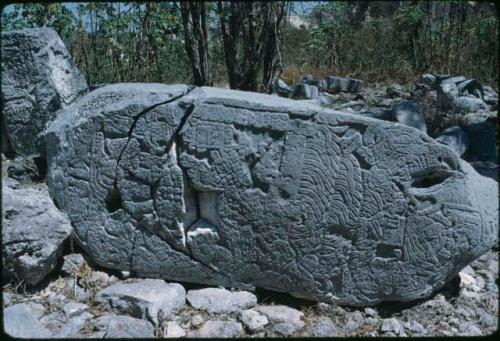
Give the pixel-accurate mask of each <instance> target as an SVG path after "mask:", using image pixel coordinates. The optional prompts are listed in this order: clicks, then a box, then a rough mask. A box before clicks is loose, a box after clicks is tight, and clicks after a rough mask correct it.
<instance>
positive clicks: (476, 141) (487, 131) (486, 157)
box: [464, 122, 498, 162]
mask: <svg viewBox="0 0 500 341" xmlns="http://www.w3.org/2000/svg"><path fill="white" fill-rule="evenodd" d="M464 130H465V131H466V132H467V135H468V136H469V141H470V144H469V152H470V154H471V155H472V156H474V158H476V159H477V160H479V161H492V162H496V161H497V160H498V151H497V145H496V134H497V128H496V127H495V126H494V125H493V124H491V123H489V122H483V123H475V124H469V125H465V126H464Z"/></svg>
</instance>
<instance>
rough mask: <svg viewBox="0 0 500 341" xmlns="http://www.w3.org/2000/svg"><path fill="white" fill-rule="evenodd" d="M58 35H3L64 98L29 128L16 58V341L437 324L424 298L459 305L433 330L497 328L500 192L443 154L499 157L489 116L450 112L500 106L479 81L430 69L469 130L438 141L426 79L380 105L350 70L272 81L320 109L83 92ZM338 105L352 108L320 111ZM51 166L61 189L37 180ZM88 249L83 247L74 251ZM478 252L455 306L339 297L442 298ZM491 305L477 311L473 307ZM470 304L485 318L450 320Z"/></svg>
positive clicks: (167, 93) (7, 301)
mask: <svg viewBox="0 0 500 341" xmlns="http://www.w3.org/2000/svg"><path fill="white" fill-rule="evenodd" d="M54 34H55V33H53V32H52V31H51V30H46V29H42V30H31V31H30V30H27V31H15V32H11V33H6V34H2V48H3V49H7V50H8V49H9V48H10V47H11V46H12V44H13V43H12V42H13V41H15V42H16V43H18V44H19V45H20V46H26V49H30V51H31V50H32V51H34V52H33V53H32V54H31V56H35V57H30V58H35V59H33V60H32V59H29V61H30V62H27V63H26V64H25V66H26V67H31V66H30V65H32V66H33V67H34V68H35V69H36V70H37V71H36V72H35V73H34V74H36V75H40V77H38V76H37V77H35V79H36V82H35V83H36V84H35V89H38V88H37V86H39V85H40V84H41V85H40V86H41V89H45V90H46V89H49V90H50V89H52V90H50V91H49V92H50V96H52V95H53V92H54V93H55V95H54V98H57V99H58V101H59V102H57V103H56V102H54V103H55V104H54V103H52V102H53V101H52V100H51V101H52V102H51V103H52V104H51V105H49V106H47V105H45V104H46V103H45V98H46V97H43V96H39V97H38V100H37V101H39V102H40V103H35V107H36V108H38V109H37V110H36V115H35V113H34V111H33V110H31V109H30V110H26V111H23V113H26V115H28V116H29V117H33V122H35V123H36V124H34V127H30V128H29V129H28V128H27V129H24V128H25V127H24V125H26V124H24V125H23V124H20V123H19V122H20V121H18V118H19V117H20V116H23V115H24V114H23V115H17V114H16V111H15V110H17V109H18V108H24V107H23V105H24V104H23V103H24V102H23V101H25V100H26V98H28V99H27V100H28V102H29V101H30V99H29V98H30V97H29V96H28V97H26V91H27V90H26V89H28V88H30V86H31V85H30V84H29V82H28V81H27V80H28V79H29V77H27V73H26V70H24V69H22V68H21V69H22V70H18V68H19V63H18V62H17V61H16V60H17V59H16V58H17V57H16V56H17V55H15V54H12V55H9V54H7V58H6V60H5V63H4V62H2V67H3V68H2V72H3V73H2V75H7V76H8V77H2V81H3V79H4V78H6V79H7V80H8V81H7V83H5V84H6V86H7V88H8V89H10V90H8V91H7V92H6V97H5V98H4V101H6V103H10V104H9V105H10V106H6V110H11V109H12V110H11V111H9V112H8V113H7V114H6V113H4V116H3V117H4V119H5V120H6V123H7V124H6V125H5V127H6V129H7V131H6V133H7V134H6V135H8V136H9V139H8V141H9V142H10V148H11V149H9V150H4V149H2V150H3V151H5V153H7V154H8V155H9V156H12V153H14V154H15V155H17V157H16V158H13V157H11V158H10V159H9V160H7V159H5V158H4V156H2V184H3V188H4V190H3V192H2V195H3V203H4V204H3V212H2V215H3V240H4V243H3V254H4V258H3V265H4V275H5V276H6V277H10V278H14V279H15V280H16V282H15V283H17V286H16V287H15V288H14V287H9V286H6V287H4V291H5V292H4V296H3V297H4V306H6V307H8V308H7V309H5V310H4V313H5V314H6V318H5V321H6V322H5V323H6V325H5V326H6V329H7V330H8V332H9V333H10V334H11V335H14V336H20V337H23V336H24V337H36V336H38V337H39V336H42V337H51V338H67V337H105V338H109V337H154V336H156V337H163V336H166V337H184V336H187V337H237V336H245V335H252V336H300V335H318V336H323V335H379V334H381V335H399V336H403V335H433V334H438V333H439V332H438V331H437V330H438V327H435V326H432V323H436V319H433V320H432V321H431V320H430V319H429V320H426V318H428V317H429V311H427V310H426V309H427V308H429V309H430V310H431V311H440V309H443V311H444V309H445V308H446V309H449V308H450V306H453V305H455V308H463V310H464V311H465V312H464V313H463V315H457V314H458V313H457V314H451V315H449V320H448V319H447V318H448V317H447V318H446V319H444V320H441V322H440V323H441V324H442V323H448V325H447V326H444V325H443V326H440V327H439V328H441V329H440V330H447V331H448V333H449V334H453V335H457V334H464V335H474V334H478V333H479V334H481V333H485V332H488V331H489V330H490V329H491V328H493V327H494V326H493V324H494V323H492V318H491V317H492V316H497V315H498V312H497V311H496V310H495V309H494V308H492V305H491V302H490V301H491V300H495V299H498V296H497V292H498V291H497V289H496V285H495V279H496V278H497V276H498V271H496V270H495V269H493V268H492V264H495V261H496V264H497V265H498V261H497V260H495V259H496V258H495V254H494V253H493V254H492V253H491V252H488V250H489V249H490V248H491V247H492V246H495V245H496V242H497V233H498V191H497V189H496V187H497V186H496V183H495V182H494V181H492V180H491V179H487V178H484V177H482V176H480V175H478V174H477V173H476V172H475V171H474V169H473V168H472V167H471V166H470V165H469V164H468V163H467V162H465V161H463V160H461V159H459V157H458V156H457V155H456V154H455V153H454V151H453V150H452V149H450V148H449V147H448V146H445V145H444V144H446V145H449V146H452V147H454V146H455V147H454V148H455V151H457V154H460V153H464V155H466V156H467V155H471V154H473V155H479V156H480V157H478V158H477V160H478V161H484V160H488V161H490V160H493V161H496V158H494V159H492V157H491V154H494V155H495V156H496V148H495V146H494V144H493V148H491V138H490V137H489V136H491V133H489V134H485V133H484V132H485V130H486V131H488V129H489V128H488V127H487V126H485V125H484V123H488V124H491V123H489V122H484V121H481V120H482V118H478V117H479V116H480V117H484V116H488V115H483V116H481V115H476V116H473V117H472V116H470V115H475V114H471V113H469V114H464V113H463V111H461V109H460V110H459V109H457V108H459V107H460V105H462V104H463V103H465V102H467V103H468V104H467V105H469V104H470V103H472V102H471V100H468V99H467V100H462V99H460V98H471V97H470V96H469V97H467V94H469V95H470V94H472V95H473V96H480V97H481V98H483V99H484V100H485V101H486V100H487V101H489V102H490V103H492V102H493V99H494V95H493V93H492V92H491V91H489V92H488V90H485V89H484V88H482V87H481V86H480V84H479V83H477V82H476V81H466V80H465V79H462V78H461V77H458V78H457V77H455V78H453V77H437V76H434V75H424V76H423V78H422V80H423V81H425V82H429V84H430V82H431V80H432V79H433V81H432V87H434V88H436V92H437V95H436V101H439V102H440V103H445V100H448V102H447V103H448V104H446V108H448V109H447V110H458V112H460V115H462V116H463V120H464V122H465V121H467V122H469V124H468V125H464V126H463V129H464V131H461V130H460V129H461V128H460V127H457V128H453V129H449V130H448V131H445V133H444V134H443V135H442V136H441V137H440V138H437V142H436V141H435V140H434V139H432V138H431V137H429V136H427V135H426V131H427V124H426V120H425V117H426V116H425V113H421V110H420V108H419V105H417V103H416V102H418V101H417V100H415V99H416V98H422V97H426V96H428V93H430V92H431V91H433V90H432V89H431V88H427V86H426V85H425V84H424V85H416V86H414V87H413V88H412V91H411V93H410V94H409V95H407V94H406V92H405V91H404V89H403V88H402V87H399V86H391V87H389V88H387V89H386V90H385V91H384V96H385V98H384V99H382V100H381V102H379V105H378V107H372V108H370V107H366V105H367V103H368V102H369V101H370V99H368V100H367V99H365V97H369V96H366V95H363V94H360V93H359V92H360V91H361V90H362V86H363V84H362V82H360V81H357V80H350V79H344V78H340V77H328V78H327V79H326V80H320V81H315V80H314V79H312V77H305V78H304V81H303V83H302V84H299V85H297V86H296V87H294V88H293V89H290V88H288V89H287V87H286V86H284V85H283V84H279V85H280V86H281V88H282V89H281V91H282V92H283V93H288V95H287V96H289V95H291V96H292V97H314V96H315V93H318V94H320V95H319V97H318V98H317V99H315V100H307V101H293V100H289V99H282V98H278V97H273V96H266V95H261V94H253V93H247V92H240V91H232V90H222V89H215V88H193V87H189V86H186V85H170V86H168V85H162V84H114V85H104V86H100V87H97V88H95V89H93V90H92V91H90V92H89V93H86V92H87V91H88V89H87V85H86V84H84V82H83V83H82V81H81V78H79V77H81V76H80V75H79V73H78V70H76V68H74V66H73V64H72V63H71V61H70V60H69V57H68V56H67V53H66V52H65V50H64V45H62V43H61V42H60V40H59V38H58V37H57V35H55V36H54ZM37 37H38V38H37ZM47 37H50V39H48V38H47ZM37 39H39V42H38V41H37ZM40 42H43V43H44V44H45V45H42V46H40V45H37V44H40ZM61 45H62V47H61ZM47 46H48V47H47ZM54 46H55V47H54ZM46 47H47V48H46ZM37 51H42V52H40V53H39V54H37ZM61 56H62V57H61ZM60 57H61V58H60ZM37 58H38V59H37ZM72 68H73V69H72ZM60 70H66V71H65V72H64V73H63V74H60V72H59V71H60ZM23 72H24V73H23ZM17 76H19V77H20V79H21V80H24V83H23V82H21V80H19V79H17V78H15V77H17ZM431 76H432V77H434V78H432V77H431ZM39 78H40V79H39ZM43 78H46V79H43ZM9 79H17V80H16V81H10V80H9ZM478 84H479V85H478ZM2 85H3V84H2ZM454 86H455V87H456V88H457V94H456V96H455V95H454V94H455V92H454V91H455V90H454V89H455V88H454ZM30 89H31V88H30ZM54 89H55V90H54ZM75 89H77V90H75ZM78 89H79V90H78ZM439 89H440V90H439ZM289 90H291V91H289ZM30 91H31V90H30ZM34 91H38V90H34ZM327 91H330V92H331V93H332V94H328V93H327ZM350 93H357V94H352V95H351V94H350ZM9 96H10V97H9ZM50 96H49V95H48V97H47V98H52V97H50ZM453 96H455V97H457V98H458V99H457V98H455V97H453ZM19 98H21V102H22V103H21V102H20V103H18V102H16V101H17V99H19ZM339 98H344V99H347V100H346V101H344V103H341V104H340V105H341V109H342V110H343V111H350V112H351V113H345V112H339V111H335V110H331V109H327V108H322V107H321V106H323V107H325V106H330V107H331V106H337V105H338V104H339V103H338V99H339ZM394 99H396V100H394ZM483 99H480V98H479V97H478V98H476V99H474V100H472V101H476V102H477V101H479V100H481V101H483ZM312 101H314V103H311V102H312ZM347 101H349V102H348V103H347V104H346V103H345V102H347ZM35 102H36V101H35ZM462 102H463V103H462ZM469 102H470V103H469ZM16 103H17V104H16ZM483 103H485V102H483ZM317 104H320V106H319V105H317ZM495 105H496V104H495ZM464 106H465V104H464ZM443 107H444V104H443ZM9 108H10V109H9ZM485 108H486V107H485ZM23 110H24V109H23ZM9 114H11V115H13V116H9ZM353 114H354V115H353ZM30 115H31V116H30ZM467 115H469V116H467ZM462 116H461V117H462ZM488 117H489V116H488ZM488 119H489V118H488ZM383 120H388V121H392V122H384V121H383ZM394 122H396V123H401V125H399V124H394ZM18 128H19V129H18ZM415 128H416V129H415ZM16 129H17V130H16ZM30 129H31V130H30ZM2 135H3V136H4V134H2ZM27 135H29V136H30V137H32V138H31V139H28V140H27V139H26V136H27ZM20 136H23V138H22V139H20V138H19V137H20ZM29 141H34V142H33V143H31V142H29ZM28 142H29V143H28ZM30 143H31V144H30ZM488 148H490V149H488ZM462 150H465V152H463V151H462ZM485 150H486V151H487V152H485ZM488 153H489V154H488ZM485 155H489V156H485ZM45 156H46V157H47V159H46V160H45ZM45 161H46V163H45ZM472 161H474V160H472ZM45 167H47V170H48V174H47V184H48V189H49V191H50V195H51V196H52V198H51V197H50V196H49V191H48V190H47V187H45V185H44V184H43V183H37V182H38V181H40V180H43V178H44V176H45ZM476 167H478V166H477V165H476ZM14 178H15V179H14ZM34 182H35V183H34ZM52 199H54V202H52ZM54 203H55V205H54ZM56 205H57V206H56ZM56 207H57V208H56ZM59 210H60V211H59ZM66 215H67V216H66ZM26 226H31V227H30V228H26ZM70 233H71V237H70ZM73 241H75V242H76V244H73ZM75 245H77V247H81V248H82V250H81V253H71V254H69V251H68V250H69V249H71V250H72V248H73V247H74V246H75ZM482 254H485V255H484V256H482V257H481V258H479V260H477V261H475V262H474V263H472V264H480V265H477V266H476V265H473V266H470V267H469V268H470V269H467V268H466V269H467V271H465V270H464V271H462V272H461V273H460V279H461V283H462V287H461V288H459V292H458V293H456V292H455V293H452V294H451V295H452V296H453V295H454V297H455V301H453V300H451V301H450V300H449V298H447V297H445V296H439V295H438V296H436V297H435V298H431V299H429V300H427V301H425V302H423V303H422V302H421V303H418V304H416V305H413V306H412V307H410V308H408V309H406V310H405V309H403V310H401V306H400V305H399V309H396V312H394V311H393V312H392V313H390V314H386V312H385V310H387V309H388V308H387V307H391V304H390V303H382V304H381V305H379V306H377V307H375V308H366V309H364V310H363V308H361V309H354V308H353V309H349V308H340V307H338V306H337V304H348V305H355V306H361V307H364V306H366V305H374V304H377V303H380V302H385V301H394V300H398V301H414V300H416V299H421V298H424V297H429V296H430V295H431V294H432V292H433V291H435V290H438V289H440V288H442V287H445V289H442V291H443V292H444V293H448V296H449V295H450V290H448V289H446V285H447V283H450V280H451V279H452V278H454V277H455V275H456V274H457V273H458V272H459V271H460V270H461V269H463V268H464V267H465V266H466V265H467V264H469V263H470V262H471V261H473V260H474V259H476V258H478V257H479V256H480V255H482ZM62 255H64V264H62V265H61V264H59V263H58V262H59V261H60V260H61V256H62ZM492 255H493V256H492ZM485 264H486V265H485ZM100 267H104V268H100ZM110 269H113V270H110ZM113 271H114V272H113ZM495 271H496V272H495ZM476 272H477V273H476ZM57 275H59V278H57V279H56V278H55V277H54V276H57ZM127 277H131V278H128V279H126V278H127ZM137 277H143V278H144V277H149V278H146V279H139V278H137ZM165 280H168V282H166V281H165ZM172 281H176V282H179V281H181V282H190V283H198V284H209V285H213V286H217V285H221V286H224V287H225V288H226V289H224V288H191V286H192V284H187V283H183V284H180V283H172ZM26 285H28V287H25V286H26ZM448 286H449V284H448ZM256 287H257V288H267V289H271V290H277V291H280V292H288V293H291V294H292V295H294V296H296V297H300V298H301V299H293V298H290V297H288V298H287V303H292V305H295V307H294V308H292V307H290V306H289V304H283V302H276V304H266V303H264V301H265V300H266V298H263V297H262V295H259V294H258V291H259V290H261V289H258V290H257V292H255V289H256ZM23 288H24V289H23ZM235 288H238V289H240V290H241V291H237V290H235ZM242 290H244V291H242ZM446 290H448V291H446ZM451 292H452V291H451ZM20 293H22V294H21V295H20ZM304 299H308V300H312V301H323V302H327V303H328V304H327V303H313V302H311V301H304ZM460 300H462V301H460ZM483 300H489V301H488V302H489V303H485V302H483ZM480 301H481V302H482V303H481V304H482V306H483V308H482V310H481V311H475V312H474V313H470V311H469V312H467V309H468V307H469V306H475V307H477V304H478V303H479V302H480ZM305 302H308V303H305ZM457 302H459V303H457ZM414 304H415V302H414ZM295 308H299V309H295ZM419 309H420V310H421V311H424V312H425V314H424V313H422V317H418V316H419V315H418V314H420V313H421V311H420V310H419ZM389 310H390V309H389ZM406 312H409V313H408V314H409V315H405V314H406ZM467 314H469V316H475V315H473V314H476V315H477V316H479V317H478V319H479V321H480V323H479V324H475V323H463V324H462V323H457V322H456V320H457V319H461V320H464V319H465V320H467V316H466V315H467ZM332 315H334V317H333V318H332ZM385 315H387V316H385ZM389 315H391V316H389ZM424 316H426V317H424ZM417 317H418V318H417ZM461 320H458V321H459V322H460V321H461ZM23 323H24V324H28V326H26V327H24V326H23ZM7 324H8V325H7ZM455 326H456V327H455Z"/></svg>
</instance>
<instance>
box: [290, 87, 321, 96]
mask: <svg viewBox="0 0 500 341" xmlns="http://www.w3.org/2000/svg"><path fill="white" fill-rule="evenodd" d="M318 94H319V92H318V87H317V86H315V85H308V84H297V85H296V86H295V87H294V90H293V94H292V97H293V98H306V99H315V98H318Z"/></svg>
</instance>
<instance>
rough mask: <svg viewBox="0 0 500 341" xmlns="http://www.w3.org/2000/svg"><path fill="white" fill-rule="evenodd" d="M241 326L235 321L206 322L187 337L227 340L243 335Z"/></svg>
mask: <svg viewBox="0 0 500 341" xmlns="http://www.w3.org/2000/svg"><path fill="white" fill-rule="evenodd" d="M244 333H245V332H244V330H243V326H242V325H241V323H239V322H236V321H217V320H216V321H207V322H205V324H203V326H202V327H201V328H200V329H198V330H197V331H195V332H193V333H191V334H188V337H203V338H205V337H210V338H227V337H238V336H243V334H244Z"/></svg>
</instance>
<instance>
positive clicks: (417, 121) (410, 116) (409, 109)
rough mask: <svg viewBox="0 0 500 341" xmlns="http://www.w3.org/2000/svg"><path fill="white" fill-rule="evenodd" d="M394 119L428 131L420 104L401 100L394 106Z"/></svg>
mask: <svg viewBox="0 0 500 341" xmlns="http://www.w3.org/2000/svg"><path fill="white" fill-rule="evenodd" d="M392 113H393V115H394V116H393V117H394V121H395V122H398V123H401V124H404V125H407V126H409V127H413V128H416V129H419V130H422V131H423V132H424V133H427V126H426V124H425V120H424V116H423V115H422V113H421V112H420V109H419V107H418V104H416V103H415V102H410V101H399V102H397V103H395V104H394V105H393V107H392Z"/></svg>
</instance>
